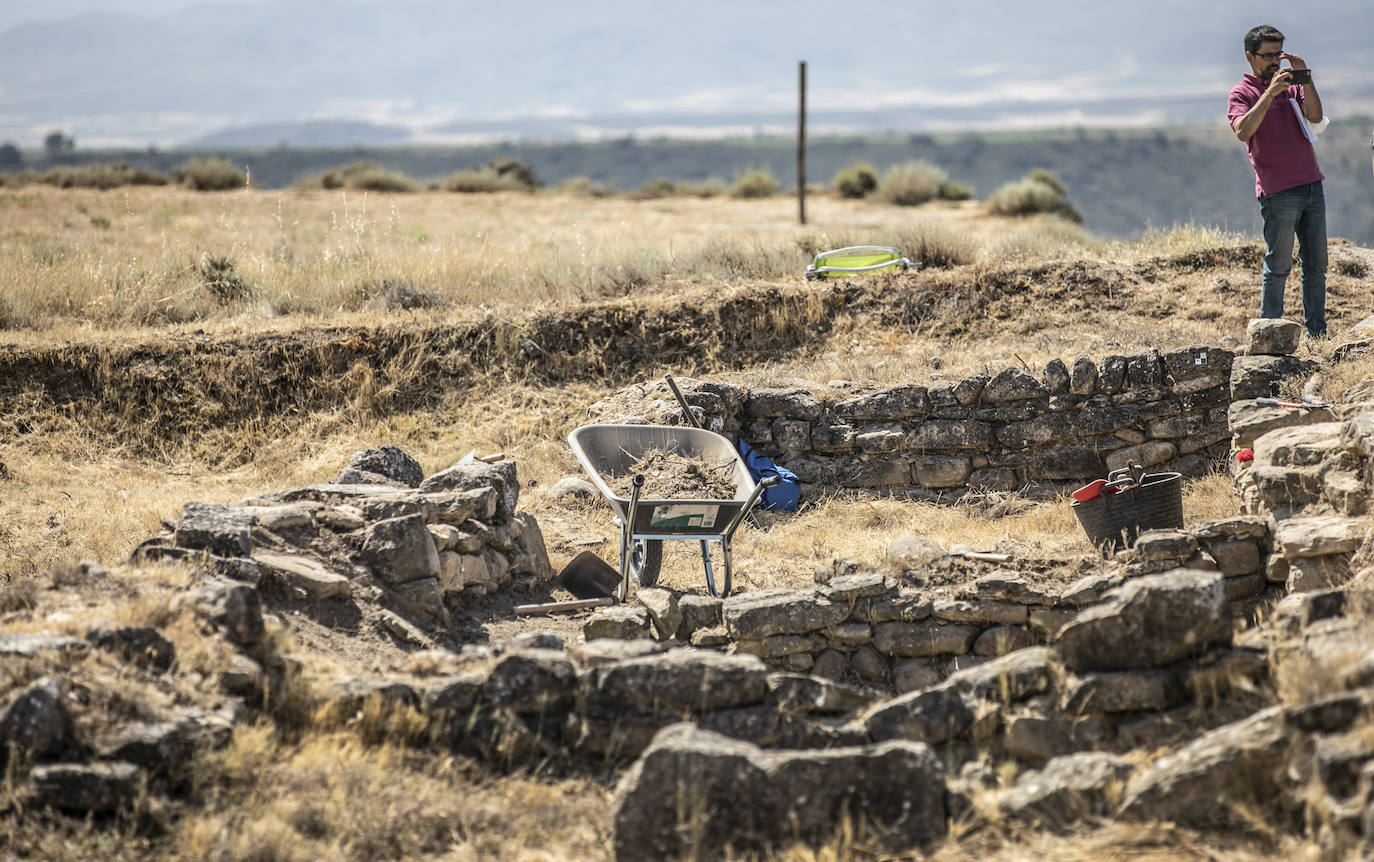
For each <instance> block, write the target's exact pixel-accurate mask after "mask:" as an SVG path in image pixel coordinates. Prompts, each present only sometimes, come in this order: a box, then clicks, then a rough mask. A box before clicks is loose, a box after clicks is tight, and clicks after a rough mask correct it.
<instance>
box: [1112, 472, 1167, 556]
mask: <svg viewBox="0 0 1374 862" xmlns="http://www.w3.org/2000/svg"><path fill="white" fill-rule="evenodd" d="M1109 506H1110V508H1112V510H1113V511H1114V512H1115V513H1116V516H1117V518H1116V519H1117V523H1118V524H1120V525H1121V529H1122V531H1123V532H1124V533H1125V534H1126V544H1128V545H1133V544H1135V540H1136V537H1137V536H1139V535H1140V534H1141V533H1143V532H1145V531H1146V530H1181V529H1183V474H1182V473H1146V474H1145V476H1144V477H1143V478H1142V479H1141V480H1140V483H1139V484H1137V485H1136V486H1135V487H1132V488H1126V489H1124V490H1122V491H1121V492H1120V493H1118V494H1113V495H1112V497H1111V503H1110V504H1109Z"/></svg>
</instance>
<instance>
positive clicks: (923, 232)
mask: <svg viewBox="0 0 1374 862" xmlns="http://www.w3.org/2000/svg"><path fill="white" fill-rule="evenodd" d="M882 244H886V243H882ZM891 244H892V245H895V246H896V247H897V248H898V249H900V250H901V252H902V254H903V255H904V256H905V257H906V258H907V259H909V260H912V261H918V262H920V264H921V266H923V267H926V268H931V269H944V268H946V267H951V266H962V265H964V264H966V263H972V262H973V261H974V259H975V258H976V257H977V255H978V251H977V243H976V242H975V241H974V239H973V236H972V235H971V234H970V233H969V232H968V231H966V230H962V229H958V228H953V227H949V226H947V225H944V224H940V223H937V222H931V221H924V222H917V223H915V224H913V225H911V227H909V228H906V229H904V230H901V231H898V232H897V233H896V234H894V235H893V242H892V243H891Z"/></svg>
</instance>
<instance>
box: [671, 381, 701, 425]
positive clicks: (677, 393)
mask: <svg viewBox="0 0 1374 862" xmlns="http://www.w3.org/2000/svg"><path fill="white" fill-rule="evenodd" d="M663 379H664V380H666V381H668V388H669V389H671V390H673V396H674V397H676V398H677V403H678V404H679V405H681V407H682V418H683V421H684V422H686V423H687V424H688V425H691V426H692V427H693V428H700V427H701V426H700V425H698V424H697V417H696V416H695V415H693V414H692V408H691V407H690V406H689V405H688V404H687V399H686V398H683V397H682V390H681V389H678V388H677V381H676V380H674V379H673V375H671V374H665V375H663Z"/></svg>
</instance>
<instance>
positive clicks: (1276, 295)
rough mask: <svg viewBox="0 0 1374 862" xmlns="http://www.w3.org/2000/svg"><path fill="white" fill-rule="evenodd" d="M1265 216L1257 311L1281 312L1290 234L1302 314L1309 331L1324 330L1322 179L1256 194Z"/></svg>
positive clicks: (1274, 314)
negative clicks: (1299, 269)
mask: <svg viewBox="0 0 1374 862" xmlns="http://www.w3.org/2000/svg"><path fill="white" fill-rule="evenodd" d="M1259 205H1260V215H1262V216H1263V217H1264V247H1265V248H1264V278H1263V280H1262V282H1263V288H1264V292H1263V295H1262V298H1261V300H1260V317H1283V286H1284V283H1285V282H1287V281H1288V271H1289V270H1290V269H1292V268H1293V238H1294V237H1295V236H1296V237H1297V240H1298V258H1299V260H1301V261H1302V318H1303V323H1304V324H1305V325H1306V326H1307V334H1308V335H1311V336H1314V337H1315V336H1320V335H1325V334H1326V195H1325V194H1323V192H1322V184H1321V182H1320V181H1318V182H1315V183H1308V184H1307V185H1302V186H1296V187H1294V188H1291V189H1284V190H1283V191H1281V192H1275V193H1274V194H1272V195H1263V196H1261V197H1260V199H1259Z"/></svg>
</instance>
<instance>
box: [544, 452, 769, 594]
mask: <svg viewBox="0 0 1374 862" xmlns="http://www.w3.org/2000/svg"><path fill="white" fill-rule="evenodd" d="M568 444H569V445H570V446H572V450H573V454H574V455H576V456H577V460H578V461H579V462H580V463H581V464H582V467H583V469H585V470H586V471H587V475H588V476H589V477H590V478H591V480H592V484H593V485H595V486H596V489H597V490H598V491H600V492H601V495H602V496H603V497H605V498H606V500H607V502H609V503H610V504H611V509H612V512H613V513H614V514H613V517H614V520H615V522H616V524H617V525H618V526H619V527H620V585H619V587H617V589H616V599H618V600H619V601H624V600H625V597H626V596H627V595H628V594H629V589H630V578H631V577H634V579H635V582H636V583H637V584H639V585H640V586H642V587H648V586H653V585H654V584H655V583H657V582H658V575H659V570H660V569H661V568H662V565H663V543H664V542H665V541H671V540H689V541H697V542H700V543H701V559H702V563H703V565H704V566H705V569H706V589H707V591H708V592H709V593H710V594H711V595H712V596H716V597H718V598H719V597H724V596H728V595H729V594H730V582H731V568H730V566H731V559H730V541H731V539H732V538H733V537H734V535H735V531H736V530H737V529H739V526H740V524H742V523H743V522H744V519H745V517H746V516H747V515H748V514H749V512H750V510H752V509H753V508H754V504H755V503H757V502H758V500H759V497H760V495H762V493H763V491H764V489H765V488H768V487H771V486H772V485H773V484H776V483H777V481H778V479H777V477H776V476H770V477H768V478H766V479H764V480H763V481H762V482H758V483H755V482H754V480H753V478H752V477H751V476H750V475H749V470H748V468H747V467H746V466H745V465H744V460H743V459H742V458H741V457H740V455H739V452H738V451H737V450H736V449H735V447H734V446H733V445H731V443H730V441H729V440H727V439H726V438H724V437H722V436H721V435H719V434H717V433H715V432H714V431H708V430H706V429H704V428H687V427H682V426H675V425H583V426H582V427H581V428H578V429H576V430H574V431H573V432H572V433H571V434H569V435H568ZM655 450H667V451H670V452H675V453H677V454H679V455H681V456H683V457H685V458H693V459H701V460H704V461H709V462H711V463H715V464H729V465H730V479H731V481H732V482H733V483H734V487H735V495H734V497H733V498H732V499H728V500H692V499H657V500H654V499H644V498H642V497H641V496H640V494H641V491H642V490H643V488H644V476H643V474H635V475H634V476H633V479H632V480H631V491H630V496H629V497H628V498H626V497H622V496H620V495H619V494H617V493H616V492H615V491H612V490H611V488H610V486H609V485H608V484H607V480H608V479H613V478H619V477H623V476H627V475H631V473H632V471H633V470H634V466H635V464H636V463H638V462H639V460H640V458H641V457H642V456H643V455H644V454H645V453H646V452H651V451H655ZM712 541H716V542H720V546H721V559H722V563H723V565H722V568H723V570H724V571H723V572H722V575H723V578H722V581H721V587H720V589H719V590H717V589H716V581H715V573H714V571H713V569H712V566H711V545H710V543H711V542H712Z"/></svg>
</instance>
